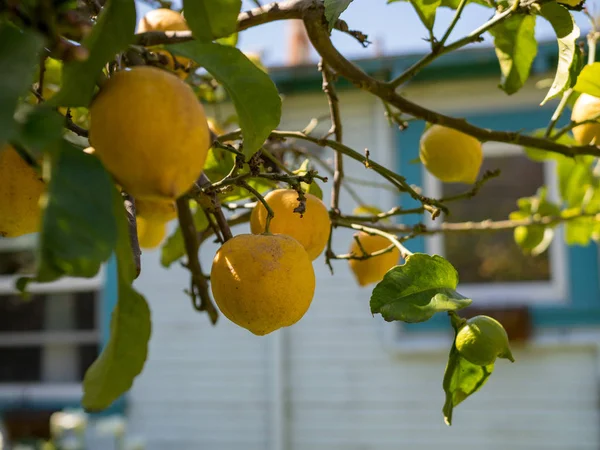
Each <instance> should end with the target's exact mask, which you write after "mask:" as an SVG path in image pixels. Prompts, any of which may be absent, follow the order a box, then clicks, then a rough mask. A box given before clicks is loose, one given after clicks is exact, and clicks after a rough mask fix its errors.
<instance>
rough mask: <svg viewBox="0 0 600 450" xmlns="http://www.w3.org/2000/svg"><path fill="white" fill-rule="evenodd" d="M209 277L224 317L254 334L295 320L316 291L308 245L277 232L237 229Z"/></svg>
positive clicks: (307, 306)
mask: <svg viewBox="0 0 600 450" xmlns="http://www.w3.org/2000/svg"><path fill="white" fill-rule="evenodd" d="M210 280H211V289H212V293H213V296H214V298H215V302H216V303H217V306H218V307H219V309H220V310H221V312H222V313H223V314H224V315H225V317H227V318H228V319H229V320H231V321H232V322H233V323H235V324H237V325H239V326H240V327H243V328H246V329H247V330H249V331H250V332H252V333H254V334H256V335H258V336H263V335H266V334H268V333H271V332H273V331H275V330H278V329H279V328H282V327H288V326H290V325H293V324H294V323H296V322H298V321H299V320H300V319H301V318H302V317H303V316H304V314H305V313H306V311H307V310H308V308H309V307H310V305H311V303H312V299H313V296H314V292H315V273H314V270H313V266H312V262H311V260H310V258H309V257H308V254H307V253H306V250H304V248H303V247H302V245H300V243H299V242H298V241H297V240H295V239H294V238H292V237H290V236H286V235H281V234H259V235H253V234H240V235H238V236H235V237H234V238H232V239H230V240H228V241H227V242H225V243H224V244H223V245H222V246H221V247H220V248H219V250H218V251H217V254H216V255H215V258H214V260H213V265H212V269H211V273H210Z"/></svg>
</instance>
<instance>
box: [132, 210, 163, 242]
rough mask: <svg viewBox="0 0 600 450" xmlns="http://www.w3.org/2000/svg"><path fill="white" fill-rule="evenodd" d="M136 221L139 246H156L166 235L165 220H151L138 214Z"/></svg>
mask: <svg viewBox="0 0 600 450" xmlns="http://www.w3.org/2000/svg"><path fill="white" fill-rule="evenodd" d="M136 223H137V233H138V243H139V244H140V248H143V249H149V250H150V249H153V248H156V247H158V246H159V245H160V244H161V243H162V242H163V240H164V239H165V237H166V236H167V223H166V222H153V221H151V220H146V219H144V218H143V217H140V216H138V217H137V219H136Z"/></svg>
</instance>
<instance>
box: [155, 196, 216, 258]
mask: <svg viewBox="0 0 600 450" xmlns="http://www.w3.org/2000/svg"><path fill="white" fill-rule="evenodd" d="M194 224H195V225H196V230H198V231H202V230H204V229H206V227H207V226H208V219H207V217H206V214H204V211H203V210H202V208H200V207H198V208H196V211H195V212H194ZM183 256H185V244H184V242H183V234H182V233H181V227H177V229H176V230H175V231H174V232H173V234H171V236H169V237H168V238H167V240H166V242H165V243H164V245H163V246H162V249H161V255H160V264H161V265H162V266H163V267H166V268H169V267H171V264H173V263H174V262H175V261H177V260H179V259H181V258H182V257H183Z"/></svg>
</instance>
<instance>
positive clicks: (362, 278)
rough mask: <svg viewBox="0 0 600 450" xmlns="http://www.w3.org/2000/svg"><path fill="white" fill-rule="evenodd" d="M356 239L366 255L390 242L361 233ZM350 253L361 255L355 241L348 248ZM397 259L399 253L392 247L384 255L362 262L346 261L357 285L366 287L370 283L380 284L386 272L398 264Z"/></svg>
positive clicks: (381, 248)
mask: <svg viewBox="0 0 600 450" xmlns="http://www.w3.org/2000/svg"><path fill="white" fill-rule="evenodd" d="M358 239H359V240H360V244H361V246H362V247H363V249H364V250H365V251H366V252H367V253H373V252H376V251H378V250H383V249H384V248H387V247H389V246H390V244H391V242H390V241H389V240H388V239H386V238H384V237H383V236H376V235H370V234H368V233H365V232H363V231H361V232H360V233H358ZM350 253H353V254H354V255H356V256H362V255H363V252H362V249H361V248H360V246H359V245H358V243H357V242H356V240H354V241H353V242H352V245H351V246H350ZM399 259H400V251H399V250H398V249H397V248H396V247H394V248H393V250H391V251H389V252H387V253H384V254H383V255H379V256H373V257H371V258H368V259H363V260H359V259H350V260H348V264H349V265H350V270H352V273H353V274H354V277H355V278H356V281H357V282H358V284H359V285H360V286H367V285H369V284H372V283H378V282H380V281H381V280H382V279H383V276H384V275H385V274H386V273H387V271H388V270H390V269H391V268H392V267H394V266H396V265H397V264H398V260H399Z"/></svg>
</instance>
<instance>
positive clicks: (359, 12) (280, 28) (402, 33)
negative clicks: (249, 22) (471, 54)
mask: <svg viewBox="0 0 600 450" xmlns="http://www.w3.org/2000/svg"><path fill="white" fill-rule="evenodd" d="M263 3H266V1H263ZM252 6H253V2H252V1H250V0H243V9H248V8H251V7H252ZM139 7H140V13H142V14H143V13H144V12H145V11H147V10H148V9H149V8H148V7H147V6H144V5H139ZM588 7H590V10H591V11H592V12H594V11H596V12H600V0H588ZM491 12H492V11H491V10H490V9H487V8H484V7H481V6H479V5H476V4H470V5H468V6H467V7H466V9H465V12H464V14H463V16H462V18H461V20H460V21H459V23H458V25H457V26H456V28H455V30H454V32H453V34H452V36H451V39H452V37H454V38H460V37H462V36H464V35H465V34H467V33H469V32H470V31H472V30H473V29H475V28H477V26H479V25H481V24H482V23H484V22H485V21H486V20H487V19H488V18H489V17H490V16H491ZM452 16H453V11H451V10H449V9H447V8H440V9H439V10H438V15H437V18H436V26H435V30H436V35H437V36H441V35H442V34H443V32H444V30H445V27H446V26H447V24H448V23H449V21H450V20H451V18H452ZM575 18H576V20H577V23H578V24H579V26H580V28H582V35H583V33H585V31H586V30H588V29H589V25H588V20H587V18H586V17H585V16H584V15H583V14H582V13H575ZM342 19H344V20H346V22H348V25H349V26H350V28H352V29H358V30H360V31H362V32H363V33H366V34H367V35H369V39H370V40H371V41H372V42H374V41H375V40H377V41H378V42H379V47H380V48H381V49H382V50H383V52H384V53H385V54H388V55H390V54H398V53H406V52H415V51H426V50H427V49H428V45H429V44H428V43H427V42H425V41H424V40H423V38H425V37H427V31H426V30H425V28H424V27H423V25H422V24H421V22H420V21H419V18H418V17H417V15H416V13H415V12H414V10H413V8H412V6H411V5H410V4H409V3H407V2H395V3H392V4H389V5H388V4H387V0H354V1H353V3H351V4H350V7H349V8H348V9H347V10H346V11H345V12H344V14H343V15H342ZM536 34H537V38H538V40H542V39H551V38H553V37H554V33H553V30H552V28H551V27H550V25H549V24H548V23H547V22H545V21H544V20H543V19H542V18H538V26H537V30H536ZM285 36H286V33H285V22H275V23H271V24H267V25H263V26H260V27H257V28H255V29H250V30H247V31H244V32H243V33H241V35H240V44H239V47H240V48H241V49H242V50H243V51H255V52H262V54H263V61H264V62H265V63H266V64H267V65H274V64H275V65H277V64H281V63H283V61H284V58H285V50H286V49H285V44H286V42H285ZM485 40H486V43H481V44H472V45H489V43H490V40H489V35H486V37H485ZM334 42H335V44H336V45H337V47H338V49H339V50H340V51H341V52H342V53H344V54H345V55H346V56H349V57H352V58H357V57H362V58H364V57H369V56H373V55H374V52H375V48H374V47H375V46H374V45H371V46H370V47H369V48H367V49H363V48H362V47H361V46H360V45H359V44H358V43H357V42H356V41H354V40H353V39H352V38H349V37H348V36H345V35H341V34H340V33H337V32H334Z"/></svg>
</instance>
